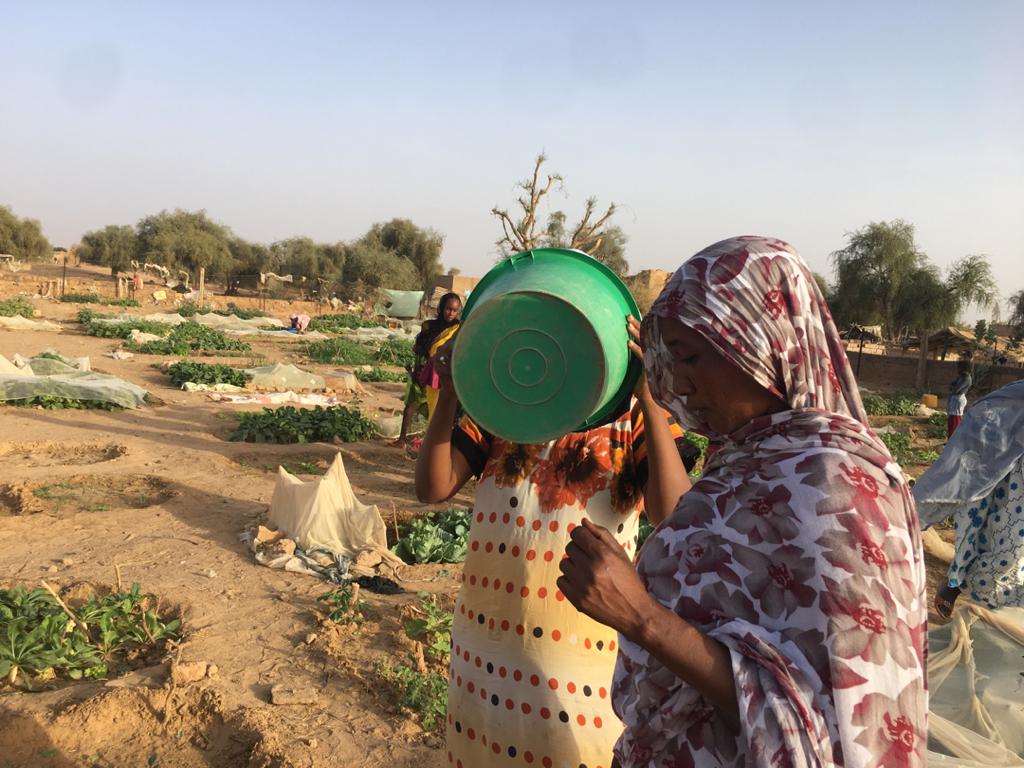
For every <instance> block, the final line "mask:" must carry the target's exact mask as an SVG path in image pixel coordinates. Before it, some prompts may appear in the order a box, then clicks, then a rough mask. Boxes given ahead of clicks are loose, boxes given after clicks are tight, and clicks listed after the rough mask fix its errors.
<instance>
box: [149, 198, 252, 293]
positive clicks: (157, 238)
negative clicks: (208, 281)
mask: <svg viewBox="0 0 1024 768" xmlns="http://www.w3.org/2000/svg"><path fill="white" fill-rule="evenodd" d="M232 240H233V236H232V234H231V230H229V229H228V228H227V227H226V226H224V225H223V224H219V223H217V222H215V221H213V220H211V219H210V218H209V217H208V216H207V215H206V212H205V211H183V210H181V209H178V210H175V211H173V212H168V211H161V212H160V213H158V214H156V215H154V216H147V217H146V218H144V219H142V220H141V221H139V224H138V259H139V260H140V261H143V260H144V261H151V262H154V263H157V264H163V265H164V266H166V267H169V268H174V269H184V270H187V271H189V272H195V271H198V269H199V268H200V267H205V268H206V271H207V273H208V275H209V276H210V277H215V278H224V277H227V276H228V275H229V274H230V273H231V271H232V268H233V266H234V262H233V259H232V257H231V243H232Z"/></svg>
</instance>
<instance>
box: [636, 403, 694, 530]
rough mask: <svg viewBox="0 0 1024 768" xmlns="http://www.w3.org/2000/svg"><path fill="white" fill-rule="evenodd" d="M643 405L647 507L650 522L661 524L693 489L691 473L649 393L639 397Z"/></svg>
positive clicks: (645, 501) (662, 415)
mask: <svg viewBox="0 0 1024 768" xmlns="http://www.w3.org/2000/svg"><path fill="white" fill-rule="evenodd" d="M640 408H641V409H642V411H643V415H644V435H645V436H644V440H645V442H646V444H647V486H646V488H645V489H644V510H645V511H646V514H647V519H648V520H650V522H651V525H654V526H658V525H660V524H661V522H662V521H663V520H665V518H667V517H668V516H669V515H671V514H672V512H673V510H675V508H676V504H677V503H678V501H679V497H680V496H682V495H683V494H684V493H686V492H687V491H688V490H690V485H691V483H690V476H689V475H688V474H687V473H686V467H685V466H683V460H682V458H681V457H680V456H679V449H678V447H677V446H676V441H675V439H674V438H673V437H672V430H671V429H670V428H669V425H668V419H667V418H666V417H665V412H664V411H662V410H661V408H660V407H659V406H658V404H657V403H655V402H654V399H653V398H651V397H650V396H649V395H648V396H645V397H641V398H640Z"/></svg>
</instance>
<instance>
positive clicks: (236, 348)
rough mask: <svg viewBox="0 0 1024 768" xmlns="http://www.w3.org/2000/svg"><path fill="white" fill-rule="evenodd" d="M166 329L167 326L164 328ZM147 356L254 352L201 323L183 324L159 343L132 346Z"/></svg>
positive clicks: (247, 346)
mask: <svg viewBox="0 0 1024 768" xmlns="http://www.w3.org/2000/svg"><path fill="white" fill-rule="evenodd" d="M164 327H166V326H164ZM131 348H132V349H135V350H136V351H138V352H142V353H144V354H147V355H187V354H188V353H189V352H252V347H250V346H249V344H248V343H247V342H244V341H240V340H238V339H233V338H230V337H229V336H227V335H226V334H224V333H223V332H221V331H218V330H215V329H213V328H207V327H206V326H205V325H199V323H191V322H189V323H182V324H181V325H179V326H177V327H176V328H174V329H173V330H171V332H170V333H168V334H167V335H166V336H165V337H164V338H162V339H160V340H159V341H147V342H146V343H145V344H141V345H131Z"/></svg>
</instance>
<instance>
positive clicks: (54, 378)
mask: <svg viewBox="0 0 1024 768" xmlns="http://www.w3.org/2000/svg"><path fill="white" fill-rule="evenodd" d="M11 365H12V364H11V363H10V362H9V361H8V360H6V359H5V358H3V357H2V356H0V401H2V402H13V401H17V400H31V399H32V398H35V397H66V398H68V399H71V400H95V401H97V402H101V403H112V404H113V405H119V406H121V407H122V408H141V407H142V406H144V405H145V404H146V390H144V389H142V388H141V387H137V386H135V385H134V384H132V383H130V382H127V381H124V380H123V379H119V378H117V377H116V376H107V375H105V374H102V373H92V372H88V371H80V370H78V369H77V368H75V367H73V366H71V365H67V364H66V363H63V362H61V361H59V360H50V359H47V358H33V359H32V360H31V361H29V365H26V366H24V367H23V368H21V369H20V370H19V371H17V372H11V371H10V366H11ZM37 365H38V367H39V368H40V369H41V371H40V372H39V373H38V374H37V373H36V371H35V367H36V366H37ZM4 371H7V372H6V373H5V372H4ZM43 371H46V372H45V373H44V372H43Z"/></svg>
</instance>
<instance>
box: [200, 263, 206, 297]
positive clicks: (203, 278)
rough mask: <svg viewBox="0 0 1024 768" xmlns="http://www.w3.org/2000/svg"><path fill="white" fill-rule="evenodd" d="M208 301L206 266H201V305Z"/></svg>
mask: <svg viewBox="0 0 1024 768" xmlns="http://www.w3.org/2000/svg"><path fill="white" fill-rule="evenodd" d="M205 303H206V267H200V268H199V305H200V306H202V305H203V304H205Z"/></svg>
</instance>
